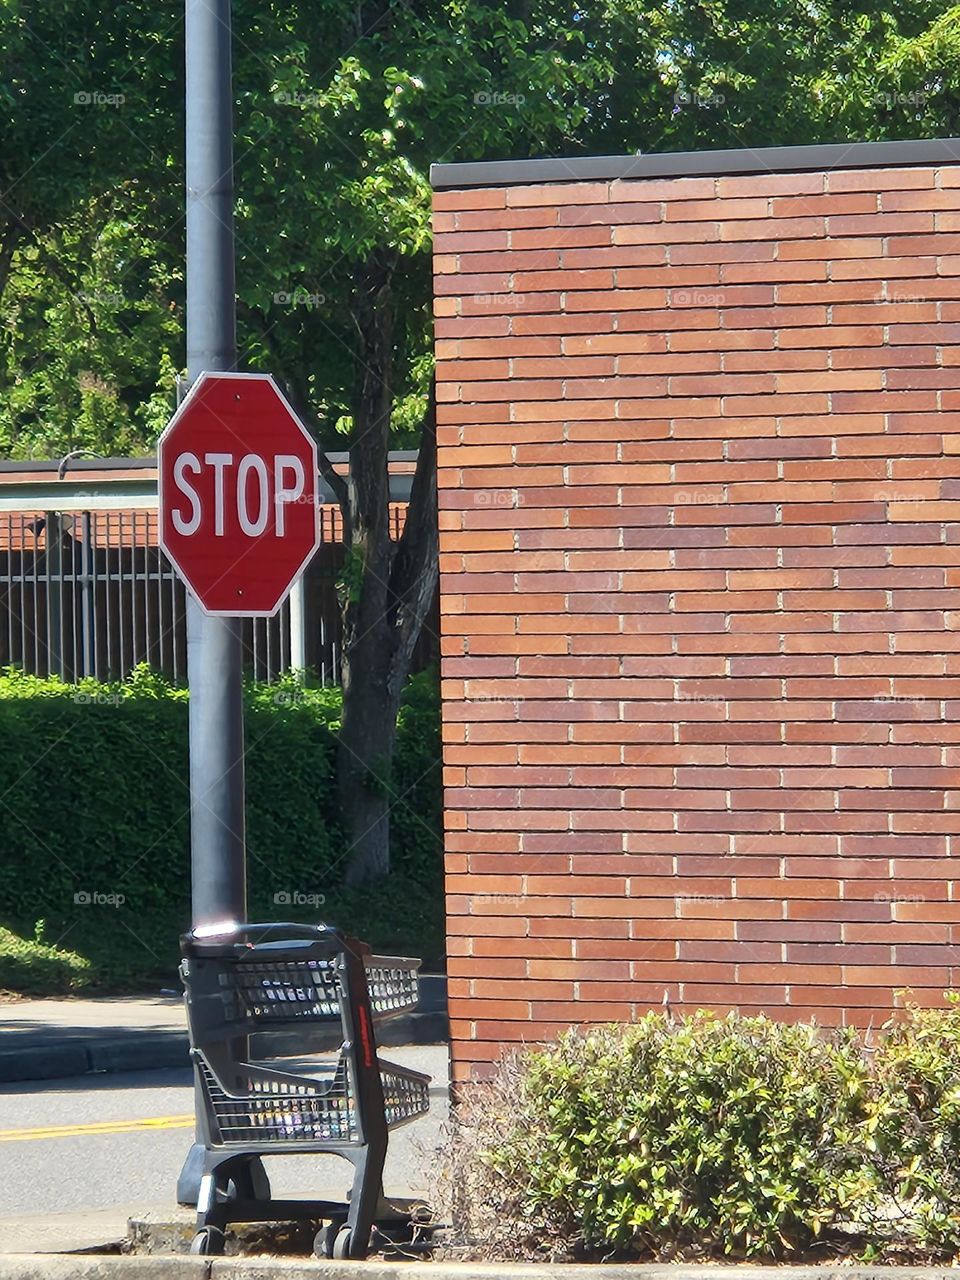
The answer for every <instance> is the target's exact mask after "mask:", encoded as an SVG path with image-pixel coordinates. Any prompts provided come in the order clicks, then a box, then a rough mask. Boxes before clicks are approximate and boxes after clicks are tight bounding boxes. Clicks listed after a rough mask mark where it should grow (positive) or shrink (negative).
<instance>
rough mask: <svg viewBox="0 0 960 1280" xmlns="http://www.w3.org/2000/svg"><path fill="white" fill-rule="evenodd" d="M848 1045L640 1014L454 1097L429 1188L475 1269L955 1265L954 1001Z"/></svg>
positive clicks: (841, 1039) (900, 1017)
mask: <svg viewBox="0 0 960 1280" xmlns="http://www.w3.org/2000/svg"><path fill="white" fill-rule="evenodd" d="M947 1002H948V1003H947V1008H946V1009H929V1010H918V1009H907V1010H904V1011H902V1012H900V1013H898V1014H896V1015H895V1016H894V1017H893V1018H892V1019H891V1021H890V1022H889V1023H888V1024H887V1025H886V1026H885V1027H883V1028H882V1029H881V1030H880V1031H879V1032H878V1033H876V1034H875V1035H872V1036H870V1037H868V1039H867V1041H866V1042H865V1041H864V1040H863V1039H862V1038H860V1037H858V1036H857V1035H856V1033H854V1032H853V1031H844V1032H829V1031H823V1030H821V1029H819V1028H817V1027H815V1026H813V1025H811V1024H806V1025H804V1024H796V1025H787V1024H783V1023H777V1022H772V1021H769V1020H767V1019H765V1018H756V1017H741V1016H738V1015H736V1014H731V1015H729V1016H728V1017H725V1018H719V1017H715V1016H711V1015H710V1014H708V1013H700V1014H697V1015H696V1016H693V1017H686V1018H681V1019H679V1020H674V1019H673V1018H671V1017H670V1016H668V1015H666V1014H662V1013H651V1014H648V1015H647V1016H646V1017H644V1018H642V1019H641V1020H640V1021H639V1022H638V1023H636V1024H635V1025H633V1026H627V1027H602V1028H598V1029H596V1030H593V1031H571V1032H569V1033H568V1034H567V1035H566V1036H564V1037H563V1038H562V1039H561V1040H560V1042H559V1043H558V1044H556V1045H553V1046H548V1047H546V1048H541V1049H531V1050H525V1051H523V1052H521V1053H519V1054H516V1055H513V1056H511V1057H508V1058H506V1059H505V1060H504V1061H503V1062H501V1063H500V1064H498V1066H497V1067H496V1068H495V1071H494V1074H493V1076H492V1078H491V1079H490V1080H489V1081H484V1082H480V1083H477V1084H474V1085H470V1086H468V1087H465V1088H464V1089H463V1091H462V1094H461V1101H460V1105H459V1107H458V1109H457V1114H456V1117H455V1124H454V1129H453V1135H452V1138H451V1143H450V1148H449V1152H448V1160H447V1162H446V1174H445V1177H446V1182H447V1185H446V1187H445V1188H442V1189H444V1190H446V1192H447V1194H448V1196H449V1199H450V1201H451V1209H452V1212H453V1216H454V1220H455V1222H456V1223H457V1225H458V1227H459V1229H460V1232H461V1235H462V1237H463V1238H464V1239H465V1240H466V1241H467V1242H470V1243H472V1244H473V1245H474V1247H475V1248H476V1249H478V1250H479V1251H480V1252H481V1254H482V1255H483V1256H501V1257H514V1258H515V1257H523V1258H544V1257H552V1258H569V1257H588V1258H593V1259H599V1258H606V1257H626V1258H629V1257H645V1258H658V1259H667V1258H696V1257H728V1258H729V1257H750V1258H752V1259H755V1260H759V1259H761V1258H766V1259H774V1260H781V1259H784V1258H792V1259H794V1260H796V1259H799V1258H814V1259H823V1258H825V1257H831V1256H852V1257H857V1258H860V1259H862V1260H864V1261H876V1260H877V1259H887V1260H893V1261H924V1260H931V1259H942V1258H948V1259H956V1258H957V1257H958V1256H960V1003H958V997H956V996H951V995H948V997H947Z"/></svg>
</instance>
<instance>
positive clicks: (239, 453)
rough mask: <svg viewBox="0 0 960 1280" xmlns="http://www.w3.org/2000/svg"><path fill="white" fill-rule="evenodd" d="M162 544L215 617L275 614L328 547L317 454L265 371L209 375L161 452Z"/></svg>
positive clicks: (160, 446)
mask: <svg viewBox="0 0 960 1280" xmlns="http://www.w3.org/2000/svg"><path fill="white" fill-rule="evenodd" d="M157 470H158V474H159V490H160V545H161V547H162V548H163V550H164V551H165V552H166V554H167V555H168V556H169V558H170V560H171V561H172V562H173V565H174V567H175V569H176V570H177V572H178V573H179V574H180V576H181V577H182V578H183V580H184V581H185V582H186V584H187V586H188V587H189V588H190V590H191V591H192V592H193V594H194V595H195V596H196V597H197V599H198V600H199V602H200V604H201V606H202V607H203V609H205V610H206V612H207V613H215V614H228V615H230V616H234V617H263V616H270V615H271V614H274V613H276V611H277V610H278V609H279V608H280V605H281V604H282V603H283V600H284V598H285V596H286V595H287V592H288V591H289V590H290V588H291V587H292V586H293V584H294V582H296V580H297V578H298V577H299V576H300V574H301V573H302V572H303V570H304V569H305V568H306V566H307V563H308V561H309V560H310V559H311V557H312V556H313V554H314V552H315V551H316V549H317V547H318V546H319V544H320V530H319V525H318V519H317V448H316V445H315V444H314V442H313V439H312V438H311V436H310V434H309V433H308V431H307V429H306V427H305V426H304V425H303V423H302V422H301V421H300V419H299V418H298V417H297V415H296V413H295V412H294V411H293V409H292V408H291V406H290V404H289V403H288V402H287V399H286V397H285V396H284V394H283V392H282V391H281V390H280V388H279V387H278V386H277V384H276V383H275V382H274V380H273V378H272V377H270V375H269V374H267V373H203V374H201V375H200V377H199V378H198V379H197V381H196V382H195V383H194V386H193V388H192V389H191V391H190V394H189V395H188V396H187V398H186V400H184V402H183V404H182V405H181V406H180V408H179V409H178V410H177V412H176V413H175V414H174V416H173V418H172V419H171V420H170V424H169V426H168V427H167V429H166V430H165V431H164V433H163V435H162V436H161V437H160V441H159V444H158V446H157Z"/></svg>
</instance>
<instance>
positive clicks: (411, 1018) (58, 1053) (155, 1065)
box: [0, 974, 449, 1274]
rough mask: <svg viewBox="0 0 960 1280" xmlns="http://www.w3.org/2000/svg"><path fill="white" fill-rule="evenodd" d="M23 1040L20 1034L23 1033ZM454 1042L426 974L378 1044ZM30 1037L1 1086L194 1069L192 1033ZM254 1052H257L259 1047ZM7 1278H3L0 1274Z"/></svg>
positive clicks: (443, 991) (13, 1054) (319, 1045)
mask: <svg viewBox="0 0 960 1280" xmlns="http://www.w3.org/2000/svg"><path fill="white" fill-rule="evenodd" d="M18 1036H19V1033H18ZM448 1039H449V1023H448V1021H447V980H446V977H445V976H444V975H443V974H424V975H423V976H422V977H421V979H420V1007H419V1008H418V1009H417V1010H416V1012H414V1013H408V1014H405V1015H403V1016H401V1017H399V1018H393V1019H391V1020H390V1021H389V1022H385V1023H383V1024H382V1025H381V1026H379V1027H378V1028H377V1042H378V1044H379V1045H380V1046H381V1047H383V1048H390V1047H395V1046H397V1045H404V1044H445V1043H446V1041H447V1040H448ZM31 1040H32V1036H29V1037H28V1036H24V1041H25V1042H24V1043H23V1044H22V1046H21V1047H19V1048H13V1049H7V1050H4V1051H3V1052H0V1085H3V1084H15V1083H18V1082H24V1081H28V1080H61V1079H65V1078H67V1077H68V1076H83V1075H87V1074H88V1073H92V1072H98V1073H100V1072H116V1071H158V1070H165V1069H168V1068H182V1067H188V1066H189V1065H190V1056H189V1046H188V1043H187V1036H186V1032H185V1031H183V1032H181V1031H164V1030H139V1031H137V1029H136V1028H132V1029H131V1032H130V1033H128V1034H127V1035H125V1036H123V1037H122V1038H119V1037H117V1036H116V1035H115V1034H110V1033H103V1032H101V1033H99V1034H98V1033H97V1031H96V1030H95V1029H91V1030H90V1032H89V1033H88V1034H84V1033H79V1034H78V1033H77V1032H76V1031H73V1032H72V1033H70V1034H64V1035H63V1036H62V1038H57V1037H55V1036H51V1037H49V1039H48V1038H44V1040H43V1042H42V1043H39V1042H37V1041H34V1042H33V1043H31ZM315 1040H316V1043H312V1042H307V1043H304V1040H303V1037H302V1036H297V1037H293V1038H291V1042H290V1051H291V1053H294V1054H296V1053H304V1052H310V1051H311V1050H313V1049H323V1048H328V1047H330V1046H331V1045H332V1044H333V1042H334V1040H333V1038H331V1037H330V1036H327V1037H325V1038H324V1037H322V1036H317V1037H315ZM254 1052H256V1046H255V1045H254ZM0 1274H2V1273H0Z"/></svg>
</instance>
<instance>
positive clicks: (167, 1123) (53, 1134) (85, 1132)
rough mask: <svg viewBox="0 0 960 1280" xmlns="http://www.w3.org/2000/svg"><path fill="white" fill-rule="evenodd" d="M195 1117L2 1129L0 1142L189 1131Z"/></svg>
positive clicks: (161, 1117)
mask: <svg viewBox="0 0 960 1280" xmlns="http://www.w3.org/2000/svg"><path fill="white" fill-rule="evenodd" d="M192 1126H193V1116H148V1117H147V1118H146V1119H145V1120H101V1121H98V1122H97V1123H95V1124H57V1125H50V1126H49V1127H47V1128H37V1129H0V1142H36V1141H39V1140H40V1139H42V1138H84V1137H89V1136H91V1135H92V1134H98V1133H138V1132H139V1131H141V1130H143V1129H148V1130H149V1129H189V1128H191V1127H192Z"/></svg>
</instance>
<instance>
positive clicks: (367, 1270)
mask: <svg viewBox="0 0 960 1280" xmlns="http://www.w3.org/2000/svg"><path fill="white" fill-rule="evenodd" d="M422 1273H427V1274H429V1276H430V1280H597V1277H598V1273H600V1274H602V1276H603V1280H718V1277H719V1276H722V1277H723V1280H956V1276H957V1273H956V1271H955V1270H954V1269H952V1268H950V1267H862V1266H846V1265H830V1264H828V1265H823V1266H816V1267H811V1266H782V1267H770V1266H743V1265H726V1264H723V1263H716V1264H714V1265H712V1266H686V1265H684V1264H683V1263H675V1264H665V1265H658V1264H657V1265H648V1264H644V1263H634V1264H629V1265H606V1264H604V1263H596V1264H592V1265H586V1264H582V1263H556V1264H539V1263H538V1264H532V1263H525V1264H520V1263H494V1262H489V1263H483V1262H459V1263H434V1262H421V1263H418V1262H378V1261H376V1260H374V1261H372V1262H327V1261H321V1260H320V1259H315V1260H310V1259H300V1258H189V1257H183V1256H180V1257H159V1256H154V1257H125V1256H122V1255H113V1256H100V1257H97V1256H94V1255H92V1254H73V1255H67V1254H30V1255H24V1254H0V1276H2V1277H3V1280H411V1274H412V1275H414V1276H416V1275H418V1274H422Z"/></svg>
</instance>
